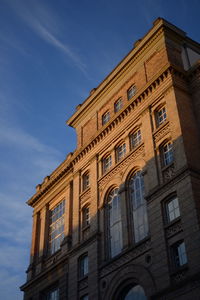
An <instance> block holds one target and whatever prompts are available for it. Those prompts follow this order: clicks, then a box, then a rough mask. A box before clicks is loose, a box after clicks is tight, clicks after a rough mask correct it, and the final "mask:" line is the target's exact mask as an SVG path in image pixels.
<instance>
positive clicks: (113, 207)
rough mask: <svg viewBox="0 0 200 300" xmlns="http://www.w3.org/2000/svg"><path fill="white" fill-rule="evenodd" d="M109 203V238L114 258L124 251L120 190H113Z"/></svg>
mask: <svg viewBox="0 0 200 300" xmlns="http://www.w3.org/2000/svg"><path fill="white" fill-rule="evenodd" d="M107 203H108V231H109V232H108V236H109V247H110V256H111V257H114V256H116V255H117V254H119V253H120V252H121V250H122V247H123V245H122V220H121V198H120V195H119V194H118V188H115V189H113V190H112V191H111V192H110V193H109V195H108V198H107Z"/></svg>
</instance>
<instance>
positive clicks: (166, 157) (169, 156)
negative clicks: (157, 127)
mask: <svg viewBox="0 0 200 300" xmlns="http://www.w3.org/2000/svg"><path fill="white" fill-rule="evenodd" d="M161 151H162V159H163V165H164V167H166V166H168V165H170V164H171V163H172V162H173V161H174V155H173V144H172V142H167V143H165V144H164V145H163V146H162V148H161Z"/></svg>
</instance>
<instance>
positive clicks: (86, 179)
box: [82, 172, 90, 191]
mask: <svg viewBox="0 0 200 300" xmlns="http://www.w3.org/2000/svg"><path fill="white" fill-rule="evenodd" d="M82 180H83V191H84V190H86V189H87V188H88V187H89V185H90V174H89V172H86V173H85V174H83V177H82Z"/></svg>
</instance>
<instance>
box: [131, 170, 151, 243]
mask: <svg viewBox="0 0 200 300" xmlns="http://www.w3.org/2000/svg"><path fill="white" fill-rule="evenodd" d="M129 194H130V200H131V208H132V217H133V227H134V240H135V243H137V242H139V241H141V240H142V239H144V238H145V237H146V236H147V235H148V231H149V227H148V218H147V205H146V200H145V199H144V179H143V176H142V173H141V171H138V172H136V173H135V174H133V176H132V177H131V178H130V180H129Z"/></svg>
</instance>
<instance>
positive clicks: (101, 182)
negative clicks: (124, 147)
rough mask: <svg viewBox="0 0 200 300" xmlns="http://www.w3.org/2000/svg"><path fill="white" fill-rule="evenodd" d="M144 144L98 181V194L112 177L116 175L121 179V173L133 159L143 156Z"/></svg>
mask: <svg viewBox="0 0 200 300" xmlns="http://www.w3.org/2000/svg"><path fill="white" fill-rule="evenodd" d="M144 155H145V153H144V143H143V144H141V145H140V146H139V147H138V148H137V149H136V150H135V151H133V152H132V153H130V154H129V155H128V156H127V157H126V158H124V160H122V161H121V162H119V163H118V164H117V165H116V166H115V167H113V168H112V169H111V170H110V171H109V172H108V173H107V174H106V175H104V176H103V177H102V178H101V179H100V180H99V182H98V183H99V190H100V193H102V192H103V190H104V187H105V185H106V184H107V183H108V182H109V181H111V179H113V177H114V176H115V175H116V174H118V175H120V176H121V177H123V172H124V170H125V169H126V167H127V166H128V165H130V164H131V163H133V161H134V160H135V158H137V157H138V156H144Z"/></svg>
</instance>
